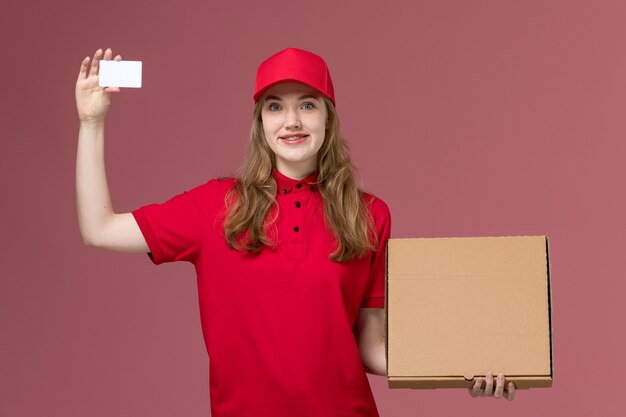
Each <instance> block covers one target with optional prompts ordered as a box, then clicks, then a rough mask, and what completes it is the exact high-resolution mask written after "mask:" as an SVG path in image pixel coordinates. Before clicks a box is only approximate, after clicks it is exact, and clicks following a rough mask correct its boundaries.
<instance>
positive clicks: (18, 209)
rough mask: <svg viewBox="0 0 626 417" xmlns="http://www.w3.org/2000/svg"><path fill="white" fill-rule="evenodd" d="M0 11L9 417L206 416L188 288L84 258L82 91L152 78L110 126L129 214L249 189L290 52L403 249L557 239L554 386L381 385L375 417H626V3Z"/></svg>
mask: <svg viewBox="0 0 626 417" xmlns="http://www.w3.org/2000/svg"><path fill="white" fill-rule="evenodd" d="M2 9H3V10H2V13H1V16H2V17H1V18H0V19H1V24H0V35H1V36H0V42H1V43H2V48H1V50H2V58H1V59H2V63H1V65H0V71H1V72H2V74H1V78H0V79H1V80H2V81H3V83H2V84H3V85H2V91H1V93H0V105H1V107H0V118H2V121H1V123H0V129H1V130H0V138H1V145H2V146H1V151H0V186H1V193H2V197H1V198H0V209H1V212H2V216H1V217H0V222H1V223H0V226H1V232H0V233H1V235H2V237H3V239H1V242H2V243H1V247H0V257H1V258H0V260H1V263H0V265H1V266H0V268H2V269H1V270H0V276H1V281H0V285H1V287H0V326H1V328H0V334H1V336H0V337H1V341H0V351H1V353H0V416H2V417H5V416H7V417H8V416H11V417H22V416H28V417H32V416H51V417H55V416H64V417H71V416H86V415H88V416H92V417H97V416H147V415H149V416H155V417H156V416H174V415H177V416H189V417H191V416H206V415H208V414H209V395H208V372H207V366H208V358H207V354H206V351H205V347H204V344H203V341H202V335H201V330H200V323H199V315H198V306H197V292H196V287H195V274H194V270H193V267H192V266H191V265H190V264H186V263H178V264H168V265H163V266H160V267H158V268H157V267H155V266H153V265H152V264H151V263H150V261H149V259H148V257H147V256H146V255H143V254H122V253H115V252H108V251H105V250H98V249H93V248H87V247H85V246H83V245H82V243H81V239H80V236H79V232H78V225H77V217H76V203H75V187H74V174H75V158H76V145H77V134H78V118H77V114H76V107H75V100H74V86H75V80H76V76H77V74H78V70H79V65H80V62H81V60H82V59H83V58H84V57H85V56H87V55H90V56H93V53H94V51H95V50H96V49H97V48H100V47H101V48H107V47H112V48H113V50H114V53H121V54H122V57H123V59H125V60H141V61H143V65H144V67H143V88H142V89H140V90H135V89H123V90H122V91H121V92H120V93H118V94H116V95H115V96H114V97H113V105H112V107H111V109H110V111H109V114H108V116H107V124H106V164H107V175H108V181H109V186H110V190H111V196H112V199H113V203H114V208H115V210H116V211H117V212H127V211H130V210H132V209H134V208H136V207H138V206H140V205H143V204H147V203H151V202H161V201H164V200H166V199H167V198H169V197H171V196H173V195H174V194H177V193H180V192H182V191H183V190H185V189H188V188H191V187H193V186H195V185H199V184H200V183H203V182H205V181H206V180H208V179H209V178H212V177H216V176H218V175H230V174H232V173H233V171H234V169H235V168H236V167H237V166H238V165H239V164H240V163H241V160H242V157H243V151H244V148H245V144H246V141H247V135H248V131H249V127H250V121H251V112H252V89H253V84H254V75H255V70H256V66H257V65H258V64H259V62H260V61H261V60H262V59H264V58H266V57H267V56H269V55H270V54H272V53H274V52H277V51H278V50H280V49H283V48H285V47H288V46H295V47H300V48H305V49H309V50H311V51H313V52H316V53H318V54H320V55H322V56H323V57H325V58H326V60H327V62H328V64H329V66H330V69H331V73H332V75H333V79H334V82H335V88H336V93H337V104H338V111H339V114H340V117H341V122H342V127H343V131H344V133H345V136H346V137H347V139H348V140H349V142H350V145H351V148H352V155H353V158H354V160H355V162H356V164H357V166H358V167H359V170H360V174H361V177H362V180H363V184H364V186H365V187H366V189H368V190H369V191H371V192H373V193H375V194H377V195H378V196H380V197H382V198H383V199H384V200H385V201H386V202H387V203H388V204H389V206H390V208H391V212H392V217H393V229H392V237H418V236H424V237H434V236H498V235H535V234H547V235H548V236H549V238H550V239H551V249H552V265H553V277H552V284H553V297H554V304H553V321H554V336H555V338H554V349H555V352H554V358H555V364H554V368H555V379H554V386H553V387H552V388H551V389H534V390H529V391H520V392H518V395H517V398H516V399H515V401H513V402H507V401H504V400H499V401H497V400H494V399H485V398H479V399H473V398H471V397H470V396H469V395H468V393H467V392H465V391H464V390H454V389H448V390H445V389H441V390H424V391H420V390H389V389H388V388H387V386H386V379H385V378H384V377H378V376H371V375H370V376H369V378H370V382H371V384H372V388H373V390H374V395H375V397H376V399H377V404H378V407H379V410H380V412H381V415H383V416H398V417H400V416H416V415H442V416H445V415H459V414H461V413H462V414H463V415H484V413H497V414H495V415H498V414H500V415H501V413H506V415H509V416H528V415H568V416H588V415H605V416H610V415H618V414H620V412H619V410H620V409H621V408H623V407H622V404H623V401H622V400H621V399H620V397H621V391H622V387H621V384H620V383H621V379H620V377H621V376H622V375H623V374H624V372H626V363H625V361H624V353H623V352H624V350H625V349H626V341H625V338H624V330H623V329H624V327H623V322H624V314H625V313H626V303H625V302H624V294H625V292H626V291H625V290H626V285H625V284H624V282H625V280H624V277H623V271H624V269H625V267H626V265H625V263H624V260H623V259H624V249H625V248H626V245H625V235H626V227H625V226H626V222H625V220H624V213H625V212H626V198H625V197H626V196H625V188H624V176H625V174H626V168H625V167H624V156H625V152H626V145H625V144H626V141H625V137H626V122H625V120H626V117H624V112H625V110H626V98H625V97H626V77H625V74H626V56H625V54H624V45H625V41H626V25H624V22H625V21H626V6H625V3H624V2H623V1H619V0H616V1H593V2H592V1H546V0H540V1H462V0H459V1H438V2H434V1H404V2H400V1H391V2H385V3H383V2H370V3H367V2H362V1H358V2H357V1H353V2H340V1H314V2H293V1H273V0H272V1H270V0H266V1H259V2H246V3H245V4H244V3H241V4H240V3H239V2H225V1H222V2H206V1H205V2H201V1H177V2H170V3H166V2H155V1H148V0H144V1H134V2H133V1H117V0H115V1H108V2H90V1H80V2H79V1H64V2H60V1H57V2H32V1H31V2H26V1H21V2H18V1H12V0H9V1H8V2H6V3H3V8H2ZM511 308H523V306H511ZM494 314H498V312H497V311H494ZM487 342H488V341H486V343H485V349H489V345H488V343H487ZM241 377H242V378H245V375H242V376H241Z"/></svg>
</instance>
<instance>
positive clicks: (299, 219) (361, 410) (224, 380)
mask: <svg viewBox="0 0 626 417" xmlns="http://www.w3.org/2000/svg"><path fill="white" fill-rule="evenodd" d="M274 178H275V179H276V182H277V185H278V195H277V197H276V199H277V201H278V206H279V216H278V218H277V220H276V229H275V231H276V232H277V235H276V237H277V240H278V244H277V245H276V246H275V247H266V248H264V249H263V250H262V251H261V252H260V253H258V254H251V253H247V252H240V251H236V250H234V249H231V248H230V247H229V246H228V245H227V243H226V240H225V238H224V216H225V214H224V213H225V208H224V197H225V195H226V192H227V191H228V190H229V189H230V188H231V187H232V186H233V184H234V181H235V180H234V179H232V178H229V179H217V180H216V179H213V180H210V181H208V182H207V183H205V184H203V185H200V186H198V187H196V188H193V189H191V190H188V191H185V192H183V193H182V194H179V195H177V196H175V197H173V198H171V199H170V200H168V201H166V202H165V203H163V204H150V205H146V206H143V207H140V208H138V209H136V210H134V211H133V212H132V214H133V215H134V217H135V219H136V221H137V224H138V225H139V227H140V229H141V231H142V233H143V235H144V237H145V239H146V242H147V244H148V246H149V248H150V251H151V252H150V253H149V254H148V255H149V256H150V259H151V260H152V261H153V262H154V263H155V264H157V265H158V264H161V263H164V262H172V261H188V262H191V263H193V264H194V265H195V268H196V273H197V282H198V296H199V302H200V314H201V323H202V332H203V335H204V340H205V344H206V348H207V351H208V354H209V359H210V362H209V382H210V400H211V414H212V415H213V417H283V416H284V417H296V416H297V417H305V416H315V417H321V416H323V417H339V416H346V417H348V416H349V417H355V416H368V417H374V416H378V411H377V409H376V404H375V402H374V398H373V395H372V392H371V389H370V386H369V382H368V379H367V376H366V373H365V369H364V367H363V363H362V361H361V357H360V353H359V350H358V347H357V344H356V340H355V337H354V334H353V326H354V324H355V320H356V317H357V315H358V313H359V309H360V308H362V307H379V308H382V307H383V306H384V296H385V288H384V279H385V276H384V269H385V259H384V258H385V251H384V248H385V245H386V243H387V240H388V238H389V234H390V216H389V209H388V207H387V205H386V204H385V203H384V202H383V201H382V200H380V199H378V198H375V197H373V196H371V195H369V194H367V195H366V196H367V199H368V201H370V202H371V204H370V210H371V212H372V214H373V216H374V219H375V223H376V229H377V233H378V236H379V239H380V245H379V250H377V251H376V252H372V253H370V254H369V255H368V256H366V257H365V258H362V259H359V260H352V261H349V262H347V263H336V262H332V261H331V260H330V259H328V255H329V254H330V253H331V251H332V250H333V248H334V244H335V242H334V238H333V236H332V233H331V232H330V231H329V230H328V229H327V228H326V226H325V224H324V217H323V202H322V199H321V196H320V193H319V191H318V190H317V188H316V185H315V184H314V181H315V179H316V174H312V175H311V176H309V177H307V178H305V179H303V180H299V181H298V180H293V179H291V178H288V177H286V176H284V175H282V174H281V173H280V172H278V171H276V170H274Z"/></svg>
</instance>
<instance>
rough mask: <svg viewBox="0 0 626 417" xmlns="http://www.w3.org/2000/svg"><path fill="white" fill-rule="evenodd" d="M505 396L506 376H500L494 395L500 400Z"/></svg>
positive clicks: (497, 379)
mask: <svg viewBox="0 0 626 417" xmlns="http://www.w3.org/2000/svg"><path fill="white" fill-rule="evenodd" d="M503 394H504V375H503V374H498V377H497V378H496V390H495V392H494V393H493V396H494V397H496V398H500V397H502V395H503Z"/></svg>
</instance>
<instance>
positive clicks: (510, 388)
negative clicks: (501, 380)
mask: <svg viewBox="0 0 626 417" xmlns="http://www.w3.org/2000/svg"><path fill="white" fill-rule="evenodd" d="M513 398H515V384H514V383H512V382H509V383H508V385H507V391H506V399H507V400H509V401H513Z"/></svg>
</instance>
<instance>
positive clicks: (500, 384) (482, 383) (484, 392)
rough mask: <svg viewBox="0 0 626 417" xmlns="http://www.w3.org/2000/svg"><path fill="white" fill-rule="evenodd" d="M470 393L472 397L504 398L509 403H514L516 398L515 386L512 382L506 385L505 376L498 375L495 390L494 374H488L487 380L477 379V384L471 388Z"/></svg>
mask: <svg viewBox="0 0 626 417" xmlns="http://www.w3.org/2000/svg"><path fill="white" fill-rule="evenodd" d="M469 393H470V395H471V396H472V397H474V398H475V397H494V398H501V397H504V398H506V399H507V400H509V401H512V400H513V398H514V397H515V384H514V383H512V382H509V383H508V384H507V383H506V378H504V375H503V374H498V377H497V378H496V386H495V390H494V386H493V374H492V373H491V372H488V373H487V378H476V383H475V384H474V386H473V387H472V388H469Z"/></svg>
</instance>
